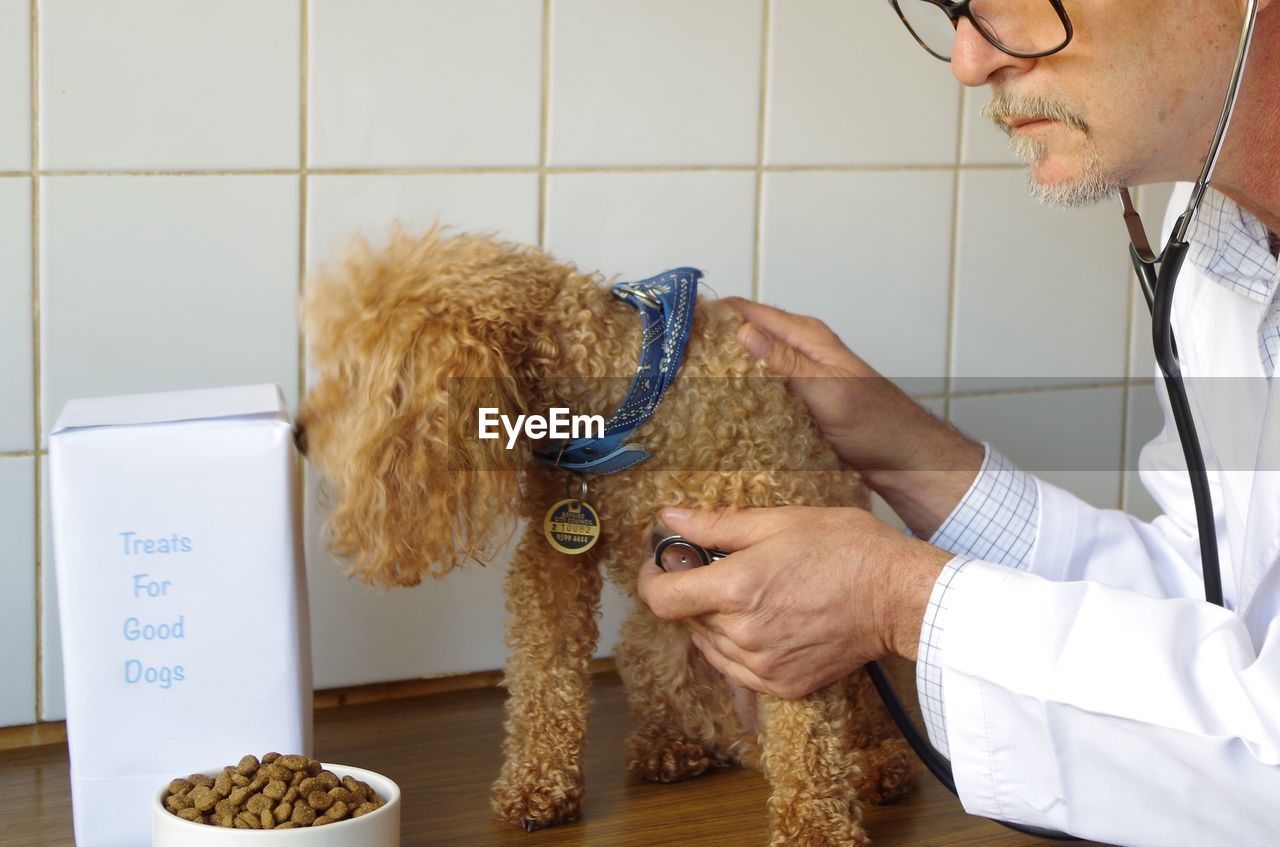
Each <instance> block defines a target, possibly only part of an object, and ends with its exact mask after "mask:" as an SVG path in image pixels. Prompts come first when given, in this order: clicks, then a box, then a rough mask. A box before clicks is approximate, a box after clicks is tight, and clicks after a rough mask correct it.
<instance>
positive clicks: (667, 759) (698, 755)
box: [627, 732, 711, 782]
mask: <svg viewBox="0 0 1280 847" xmlns="http://www.w3.org/2000/svg"><path fill="white" fill-rule="evenodd" d="M627 752H628V756H627V759H628V762H627V770H629V771H634V772H635V773H638V774H639V775H640V776H641V777H643V778H644V779H647V780H649V781H650V782H679V781H680V780H682V779H688V778H689V777H691V776H697V775H698V774H700V773H702V772H703V771H705V770H706V769H707V768H708V767H710V766H711V758H710V757H709V756H707V752H706V750H705V749H704V748H703V746H702V745H701V744H698V743H697V742H694V741H687V740H685V739H682V738H673V737H671V736H669V735H661V734H651V733H640V732H637V733H636V734H635V735H632V736H631V738H629V739H628V740H627Z"/></svg>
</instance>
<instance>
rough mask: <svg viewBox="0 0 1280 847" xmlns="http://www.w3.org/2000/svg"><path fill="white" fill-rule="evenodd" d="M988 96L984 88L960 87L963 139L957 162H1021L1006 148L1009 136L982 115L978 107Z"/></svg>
mask: <svg viewBox="0 0 1280 847" xmlns="http://www.w3.org/2000/svg"><path fill="white" fill-rule="evenodd" d="M990 99H991V90H990V89H989V88H987V87H985V86H984V87H982V88H966V89H965V90H964V100H965V102H964V138H963V140H962V142H961V145H960V162H961V164H965V165H1010V164H1015V165H1016V164H1022V160H1021V159H1019V158H1018V157H1017V156H1015V155H1013V151H1012V150H1011V149H1010V148H1009V136H1007V135H1005V134H1004V133H1003V132H1001V131H1000V130H998V129H996V127H995V124H993V123H991V121H990V120H988V119H987V118H985V117H983V116H982V107H983V106H985V105H987V101H988V100H990Z"/></svg>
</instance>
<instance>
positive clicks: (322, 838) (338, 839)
mask: <svg viewBox="0 0 1280 847" xmlns="http://www.w3.org/2000/svg"><path fill="white" fill-rule="evenodd" d="M322 765H323V767H324V769H325V770H329V771H333V772H334V774H336V775H337V776H338V777H339V778H341V777H344V776H351V777H355V778H356V779H358V780H360V781H361V782H367V783H369V787H370V788H372V789H373V790H374V791H376V792H378V796H379V797H381V798H382V799H383V800H385V801H386V805H384V806H382V808H380V809H377V810H376V811H373V812H370V813H369V814H367V815H362V816H360V817H358V818H350V819H348V820H343V821H338V822H337V823H334V824H329V825H328V826H308V827H302V828H300V829H282V830H279V831H276V830H273V829H231V828H228V827H223V826H210V825H209V824H203V823H192V822H191V821H187V820H183V819H182V818H180V817H178V816H177V815H175V814H173V812H170V811H169V810H168V809H166V808H165V807H164V798H165V797H166V796H167V795H168V793H169V786H168V785H165V787H164V788H161V789H160V790H159V791H158V792H157V793H156V797H155V800H154V801H153V802H152V804H151V820H152V828H151V832H152V841H151V845H152V847H264V845H266V846H267V847H270V845H273V844H274V845H282V847H400V786H398V785H396V784H395V783H394V782H392V781H391V780H389V779H387V778H386V777H385V776H383V775H382V774H379V773H374V772H373V771H366V770H361V769H360V768H349V767H347V766H346V765H331V764H328V763H327V762H326V763H322ZM219 770H221V768H219ZM206 773H207V774H208V776H209V777H210V778H212V777H213V776H215V775H216V774H217V773H218V771H211V772H206Z"/></svg>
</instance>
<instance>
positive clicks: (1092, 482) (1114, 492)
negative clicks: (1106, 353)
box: [951, 387, 1124, 509]
mask: <svg viewBox="0 0 1280 847" xmlns="http://www.w3.org/2000/svg"><path fill="white" fill-rule="evenodd" d="M1123 407H1124V392H1123V390H1122V389H1121V388H1118V387H1117V388H1093V389H1075V390H1065V391H1033V392H1029V393H1025V394H1002V395H986V396H976V397H956V398H954V399H952V401H951V420H952V422H953V423H954V424H955V425H956V426H957V427H959V429H960V430H961V431H963V432H965V433H966V434H968V435H969V436H971V437H973V438H977V439H979V440H982V441H988V442H990V443H991V444H993V445H994V446H995V447H996V448H997V449H998V450H1000V451H1001V452H1002V453H1004V454H1005V455H1006V456H1008V457H1009V458H1010V459H1012V460H1013V461H1014V462H1015V463H1016V464H1017V465H1018V466H1019V467H1021V468H1022V469H1023V470H1026V471H1029V472H1031V473H1033V474H1035V475H1036V476H1038V477H1041V478H1042V479H1044V480H1046V481H1048V482H1050V483H1053V484H1054V485H1057V486H1059V487H1061V488H1065V489H1066V490H1068V491H1070V492H1072V493H1074V494H1075V495H1077V496H1078V497H1082V498H1084V499H1085V500H1087V501H1088V502H1090V503H1092V504H1093V505H1095V506H1098V507H1099V508H1105V509H1114V508H1117V507H1119V505H1120V472H1121V468H1120V445H1121V444H1122V443H1123V440H1124V432H1123V421H1122V411H1123Z"/></svg>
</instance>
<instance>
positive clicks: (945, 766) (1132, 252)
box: [652, 0, 1258, 841]
mask: <svg viewBox="0 0 1280 847" xmlns="http://www.w3.org/2000/svg"><path fill="white" fill-rule="evenodd" d="M1257 16H1258V0H1249V5H1248V7H1247V9H1246V11H1245V23H1244V30H1243V32H1242V33H1241V34H1240V44H1239V47H1238V48H1237V50H1236V63H1235V70H1234V71H1233V72H1232V75H1231V84H1230V86H1229V88H1228V89H1227V98H1226V103H1225V104H1224V105H1223V108H1222V117H1221V118H1219V120H1218V129H1217V131H1216V132H1215V133H1214V136H1213V143H1212V144H1211V145H1210V147H1209V157H1208V158H1207V159H1206V160H1205V163H1204V168H1203V169H1202V170H1201V172H1200V178H1199V179H1197V180H1196V184H1195V187H1194V189H1193V190H1192V192H1191V198H1190V200H1189V201H1188V202H1187V208H1186V210H1185V211H1184V212H1183V213H1182V214H1181V215H1180V216H1179V217H1178V220H1177V223H1175V224H1174V227H1173V232H1172V233H1170V235H1169V240H1168V241H1167V242H1166V243H1165V246H1164V249H1163V250H1161V251H1160V253H1159V254H1156V253H1153V252H1152V250H1151V244H1150V242H1149V241H1148V240H1147V234H1146V232H1145V230H1144V229H1143V226H1142V219H1141V218H1140V217H1139V216H1138V212H1137V211H1136V210H1135V209H1134V207H1133V200H1132V199H1131V198H1130V196H1129V189H1127V188H1121V189H1120V202H1121V204H1122V206H1123V207H1124V222H1125V226H1126V227H1127V228H1128V230H1129V239H1130V244H1129V257H1130V258H1131V259H1132V260H1133V267H1134V270H1135V271H1137V274H1138V284H1139V285H1140V286H1141V288H1142V294H1143V297H1144V298H1145V299H1146V301H1147V308H1148V309H1150V311H1151V339H1152V343H1153V344H1154V346H1155V358H1156V363H1157V364H1158V365H1159V367H1160V372H1161V374H1162V375H1163V377H1164V384H1165V388H1166V389H1167V390H1168V394H1169V405H1170V407H1171V408H1172V410H1173V419H1174V423H1175V424H1176V426H1177V429H1178V439H1179V440H1180V441H1181V442H1182V453H1183V456H1184V457H1185V458H1186V462H1187V473H1188V475H1189V476H1190V478H1191V493H1192V499H1193V501H1194V502H1195V509H1196V524H1197V527H1198V530H1199V535H1200V562H1201V570H1202V572H1203V578H1204V596H1205V600H1207V601H1208V602H1210V603H1213V604H1215V605H1218V606H1221V605H1223V600H1222V574H1221V572H1220V571H1219V567H1218V534H1217V531H1216V529H1215V525H1214V515H1213V498H1212V496H1211V494H1210V490H1209V475H1208V472H1207V471H1206V469H1205V465H1204V454H1203V453H1202V452H1201V450H1200V441H1199V438H1198V437H1197V436H1196V426H1195V421H1194V420H1193V419H1192V415H1191V404H1190V403H1189V402H1188V400H1187V391H1186V387H1185V386H1184V385H1183V382H1182V367H1181V364H1180V362H1179V359H1178V345H1177V343H1176V341H1175V340H1174V337H1173V325H1172V316H1173V292H1174V287H1175V286H1176V285H1177V282H1178V272H1179V271H1180V270H1181V269H1182V262H1183V260H1184V259H1186V257H1187V249H1188V244H1187V240H1186V235H1187V229H1188V228H1189V227H1190V226H1191V221H1192V219H1193V218H1194V216H1195V213H1196V210H1197V209H1199V208H1200V201H1201V200H1202V199H1204V193H1205V191H1206V190H1207V189H1208V187H1209V180H1210V178H1211V177H1212V176H1213V170H1214V167H1215V166H1216V165H1217V164H1218V156H1219V155H1220V154H1221V152H1222V141H1223V139H1224V138H1225V137H1226V134H1227V127H1228V126H1230V124H1231V115H1232V113H1233V112H1234V111H1235V105H1236V97H1237V96H1238V95H1239V93H1240V80H1241V78H1242V77H1243V75H1244V65H1245V59H1246V58H1247V57H1248V55H1249V46H1250V44H1252V42H1253V30H1254V24H1255V22H1256V20H1257ZM652 541H653V555H654V561H655V562H656V563H657V565H658V567H660V568H662V569H663V570H666V571H683V570H688V569H689V568H691V567H700V566H702V565H709V564H711V563H712V562H715V561H717V560H719V559H723V558H724V557H726V556H728V555H729V554H728V553H726V552H725V551H723V550H709V549H706V548H703V547H702V546H700V545H698V544H695V543H694V542H692V541H689V540H688V539H685V538H682V537H680V536H679V535H672V534H670V532H669V531H667V530H666V529H665V528H662V527H659V528H657V529H655V530H654V533H653V538H652ZM867 674H868V676H870V677H871V682H872V684H873V685H874V686H875V688H876V691H877V693H879V695H880V699H881V700H883V701H884V705H885V708H886V709H887V710H888V711H889V715H890V716H891V717H892V718H893V721H894V723H895V724H897V726H898V729H899V730H900V731H901V732H902V734H903V736H904V737H905V738H906V739H907V742H908V743H909V744H910V745H911V747H912V749H913V750H915V752H916V755H917V756H919V757H920V761H921V762H923V763H924V765H925V767H927V768H928V769H929V772H930V773H932V774H933V775H934V776H935V777H936V778H937V779H938V781H939V782H941V783H942V784H943V785H945V786H946V787H947V789H948V790H950V791H951V793H952V794H956V783H955V777H954V776H953V775H952V773H951V763H950V762H948V761H947V760H946V759H945V758H944V757H943V756H942V754H940V753H939V752H938V751H937V750H935V749H934V748H933V745H932V744H930V743H929V740H928V739H927V738H925V737H924V734H923V733H921V732H920V731H919V730H918V729H916V726H915V724H914V723H912V721H911V718H910V716H908V715H907V712H906V710H905V709H903V707H902V703H901V701H900V700H899V699H898V695H897V692H895V691H894V690H893V685H892V684H891V683H890V682H889V678H888V677H887V676H886V675H885V672H884V669H883V668H882V667H881V666H880V663H879V662H872V663H871V664H869V665H867ZM997 823H1001V824H1003V825H1004V826H1007V827H1009V828H1010V829H1015V830H1017V831H1019V832H1024V833H1027V834H1028V835H1035V836H1038V837H1040V838H1050V839H1055V840H1072V841H1074V840H1078V839H1077V838H1076V837H1075V836H1073V835H1068V834H1066V833H1063V832H1057V831H1056V830H1049V829H1041V828H1039V827H1034V826H1024V825H1022V824H1016V823H1010V822H1008V821H997Z"/></svg>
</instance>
